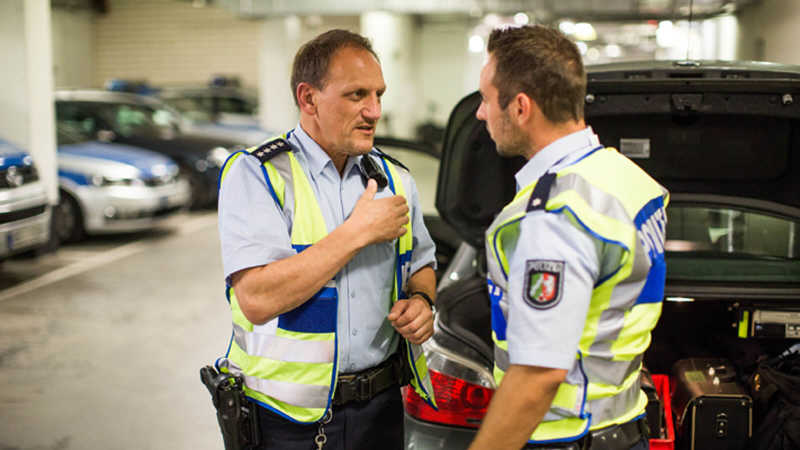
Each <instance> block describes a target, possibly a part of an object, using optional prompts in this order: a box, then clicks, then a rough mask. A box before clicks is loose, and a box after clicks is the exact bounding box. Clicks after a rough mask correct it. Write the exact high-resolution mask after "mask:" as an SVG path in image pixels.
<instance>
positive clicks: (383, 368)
mask: <svg viewBox="0 0 800 450" xmlns="http://www.w3.org/2000/svg"><path fill="white" fill-rule="evenodd" d="M401 345H402V344H401ZM404 373H405V371H404V368H403V360H402V356H401V354H400V353H395V354H393V355H392V356H390V357H389V358H387V359H386V361H384V362H382V363H380V364H378V365H377V366H375V367H371V368H369V369H365V370H362V371H361V372H356V373H343V374H339V377H338V381H337V382H336V390H335V391H334V394H333V404H334V405H337V406H338V405H344V404H346V403H350V402H365V401H368V400H370V399H372V397H375V396H376V395H378V394H380V393H381V392H383V391H385V390H386V389H389V388H390V387H393V386H399V385H403V384H406V383H407V381H406V379H405V376H404Z"/></svg>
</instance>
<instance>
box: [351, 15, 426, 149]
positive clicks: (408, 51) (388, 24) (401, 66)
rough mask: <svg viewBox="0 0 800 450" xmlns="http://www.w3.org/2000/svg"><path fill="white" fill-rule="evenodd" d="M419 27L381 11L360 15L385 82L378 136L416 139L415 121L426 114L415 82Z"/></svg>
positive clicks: (405, 17)
mask: <svg viewBox="0 0 800 450" xmlns="http://www.w3.org/2000/svg"><path fill="white" fill-rule="evenodd" d="M416 28H417V27H416V25H415V24H414V19H413V18H412V17H411V16H409V15H402V14H390V13H386V12H380V11H376V12H368V13H364V14H362V15H361V34H363V35H364V36H366V37H368V38H369V39H370V40H371V41H372V47H373V49H374V50H375V53H377V54H378V57H379V58H380V60H381V68H382V69H383V79H384V80H385V81H386V93H385V94H384V96H383V102H382V105H383V116H382V118H381V124H380V125H379V126H378V133H379V134H383V135H391V136H396V137H403V138H413V137H414V136H415V134H416V133H415V127H416V125H417V123H416V121H415V118H416V117H422V116H423V115H424V114H423V112H421V111H420V110H419V108H420V105H419V104H418V99H419V94H418V92H417V89H416V83H415V72H416V60H417V58H415V55H413V49H414V48H416V45H414V44H415V42H414V37H415V35H416V34H417V30H416Z"/></svg>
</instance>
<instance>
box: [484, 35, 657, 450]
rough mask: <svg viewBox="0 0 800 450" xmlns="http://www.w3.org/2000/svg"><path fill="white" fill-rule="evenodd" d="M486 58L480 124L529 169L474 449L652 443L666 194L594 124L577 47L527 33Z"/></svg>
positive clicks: (497, 280)
mask: <svg viewBox="0 0 800 450" xmlns="http://www.w3.org/2000/svg"><path fill="white" fill-rule="evenodd" d="M488 50H489V60H488V63H487V64H486V65H485V66H484V68H483V70H482V72H481V77H480V93H481V95H482V103H481V105H480V107H479V109H478V112H477V117H478V119H480V120H484V121H486V126H487V129H488V131H489V134H490V135H491V137H492V139H493V140H494V141H495V143H496V144H497V151H498V153H499V154H500V155H503V156H517V155H519V156H523V157H525V158H526V159H527V160H528V162H527V164H525V166H523V168H522V169H521V170H520V171H519V172H517V174H516V176H515V178H516V184H517V188H518V190H517V195H516V197H515V198H514V199H513V200H512V201H511V203H509V204H508V205H507V206H506V207H505V208H504V209H503V210H502V212H501V213H500V214H499V215H498V216H497V218H496V219H495V221H494V223H492V225H491V226H490V227H489V229H488V231H487V234H486V252H487V254H486V258H487V263H488V284H489V292H490V297H491V303H492V308H493V313H492V336H493V339H494V342H495V378H496V381H497V382H498V384H499V387H498V390H497V391H496V393H495V395H494V397H493V399H492V402H491V404H490V406H489V411H488V413H487V415H486V417H485V419H484V421H483V423H482V425H481V428H480V430H479V432H478V434H477V436H476V438H475V441H474V442H473V444H472V447H471V449H492V450H497V449H519V448H520V447H522V446H527V447H529V448H570V449H583V448H592V449H629V448H636V449H642V448H647V447H648V440H647V433H646V432H645V428H646V427H645V425H644V423H643V420H642V418H643V417H644V413H645V405H646V404H647V397H646V395H645V394H644V393H643V392H642V390H641V389H640V386H639V372H640V369H641V364H642V354H643V353H644V351H645V349H647V347H648V345H649V343H650V331H651V330H652V329H653V327H654V326H655V325H656V322H657V321H658V318H659V315H660V313H661V301H662V298H663V291H664V278H665V270H666V266H665V263H664V227H665V225H666V215H665V212H664V208H665V207H666V204H667V201H668V193H667V191H666V190H665V189H664V188H663V187H661V186H660V185H659V184H658V183H656V182H655V181H654V180H653V179H652V178H650V177H649V176H648V175H647V174H646V173H645V172H644V171H642V170H641V169H640V168H639V167H638V166H636V165H635V164H634V163H633V162H631V161H630V160H628V159H627V158H625V157H624V156H622V155H621V154H620V153H618V152H617V151H616V150H614V149H612V148H604V147H603V146H602V145H600V143H599V141H598V138H597V136H596V135H595V134H594V132H593V131H592V129H591V128H590V127H587V126H586V124H585V123H584V120H583V102H584V96H585V93H586V75H585V73H584V69H583V64H582V62H581V55H580V53H579V52H578V49H577V48H576V46H575V44H574V43H572V42H571V41H569V40H568V39H567V38H566V37H565V36H563V35H562V34H561V33H559V32H558V31H555V30H552V29H550V28H546V27H541V26H526V27H521V28H505V29H498V30H494V31H493V32H492V34H491V36H490V38H489V44H488ZM527 447H526V448H527Z"/></svg>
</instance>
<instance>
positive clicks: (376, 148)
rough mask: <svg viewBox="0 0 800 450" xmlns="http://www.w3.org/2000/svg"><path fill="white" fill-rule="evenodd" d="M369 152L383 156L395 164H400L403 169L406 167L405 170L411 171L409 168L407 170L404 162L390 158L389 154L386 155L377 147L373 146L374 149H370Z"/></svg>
mask: <svg viewBox="0 0 800 450" xmlns="http://www.w3.org/2000/svg"><path fill="white" fill-rule="evenodd" d="M370 153H374V154H376V155H378V156H380V157H381V158H384V159H386V160H387V161H389V162H391V163H392V164H394V165H395V166H400V167H402V168H403V169H406V170H407V171H409V172H411V170H409V169H408V167H406V166H405V164H403V163H401V162H400V161H398V160H396V159H394V158H392V157H391V156H389V155H387V154H386V153H384V152H383V150H381V149H379V148H378V147H375V149H374V150H372V152H370Z"/></svg>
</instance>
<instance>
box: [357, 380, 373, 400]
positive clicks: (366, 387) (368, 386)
mask: <svg viewBox="0 0 800 450" xmlns="http://www.w3.org/2000/svg"><path fill="white" fill-rule="evenodd" d="M374 377H375V374H374V373H370V374H365V375H363V376H360V377H357V378H356V380H358V385H357V386H358V388H357V392H358V395H357V397H359V398H358V401H359V402H363V401H366V400H369V399H371V398H372V379H373V378H374Z"/></svg>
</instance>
